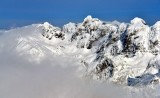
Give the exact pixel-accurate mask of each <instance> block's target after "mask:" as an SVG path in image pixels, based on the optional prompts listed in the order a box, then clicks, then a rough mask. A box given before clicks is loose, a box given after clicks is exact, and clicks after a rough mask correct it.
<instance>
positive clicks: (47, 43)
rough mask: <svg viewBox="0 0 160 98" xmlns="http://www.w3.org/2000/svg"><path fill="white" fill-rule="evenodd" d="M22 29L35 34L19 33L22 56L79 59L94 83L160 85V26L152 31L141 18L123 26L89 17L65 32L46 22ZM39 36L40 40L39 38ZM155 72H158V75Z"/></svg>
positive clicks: (71, 25) (67, 25)
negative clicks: (158, 83)
mask: <svg viewBox="0 0 160 98" xmlns="http://www.w3.org/2000/svg"><path fill="white" fill-rule="evenodd" d="M33 28H34V29H33ZM22 29H24V30H25V31H27V32H31V33H32V31H33V33H34V36H33V35H29V34H28V33H26V34H28V35H27V36H24V35H23V34H22V33H21V32H24V30H17V32H20V33H18V34H20V38H16V39H21V40H19V41H18V43H17V42H15V43H17V44H18V46H17V47H18V48H16V49H17V51H18V52H20V53H23V52H26V53H27V54H30V55H35V56H37V57H38V56H39V58H45V57H47V55H51V54H52V53H53V54H52V55H63V56H64V55H65V56H66V57H69V58H74V59H75V58H76V59H78V60H79V62H81V65H84V69H85V70H86V73H87V74H86V75H87V76H90V77H92V78H94V79H100V80H110V81H113V82H116V83H119V84H128V85H138V84H144V81H145V83H146V84H150V83H152V82H154V81H159V78H158V79H157V78H155V77H160V75H159V72H158V70H159V67H157V66H159V62H158V60H159V57H160V56H159V55H160V54H159V53H160V52H159V51H160V44H159V42H160V33H159V32H160V22H157V23H156V24H155V25H154V26H151V27H149V26H148V25H146V23H145V21H144V20H143V19H141V18H137V17H136V18H134V19H133V20H131V23H120V22H117V21H115V22H105V21H101V20H99V19H97V18H92V17H91V16H87V17H86V18H85V19H84V21H83V22H81V23H78V24H76V23H71V22H70V23H68V24H66V25H64V26H63V28H59V27H56V26H53V25H51V24H50V23H48V22H45V23H44V24H40V25H38V26H36V28H35V26H29V27H28V28H22ZM9 32H13V31H9ZM14 32H16V30H14ZM35 32H36V33H35ZM37 33H39V35H40V36H36V35H35V34H37ZM8 41H9V40H8ZM2 45H4V44H2ZM27 51H29V52H27ZM48 51H49V52H48ZM35 56H33V57H35ZM38 60H40V59H38ZM155 66H156V67H155ZM152 68H153V69H155V70H156V71H154V73H153V72H152V71H151V69H152ZM148 74H149V75H148ZM137 76H138V78H137ZM146 78H147V80H146Z"/></svg>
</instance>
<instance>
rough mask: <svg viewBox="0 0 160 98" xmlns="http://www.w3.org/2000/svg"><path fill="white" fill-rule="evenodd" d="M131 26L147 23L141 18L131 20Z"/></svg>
mask: <svg viewBox="0 0 160 98" xmlns="http://www.w3.org/2000/svg"><path fill="white" fill-rule="evenodd" d="M131 24H132V25H145V24H146V22H145V21H144V20H143V19H141V18H138V17H135V18H134V19H133V20H131Z"/></svg>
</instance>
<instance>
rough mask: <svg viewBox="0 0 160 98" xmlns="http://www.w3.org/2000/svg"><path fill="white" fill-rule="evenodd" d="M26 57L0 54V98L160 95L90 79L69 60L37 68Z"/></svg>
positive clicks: (135, 97)
mask: <svg viewBox="0 0 160 98" xmlns="http://www.w3.org/2000/svg"><path fill="white" fill-rule="evenodd" d="M22 57H23V56H17V54H13V53H9V52H2V53H0V98H151V96H152V98H153V96H155V97H156V96H158V95H155V94H157V92H159V91H160V90H154V89H152V88H140V87H139V88H135V87H127V86H118V85H114V84H111V83H104V82H103V83H102V82H100V81H99V82H98V81H95V80H91V79H86V78H84V77H81V75H82V73H81V71H78V69H79V68H78V66H75V65H74V64H75V63H74V61H72V60H67V58H63V59H62V58H61V57H55V58H50V60H49V59H48V60H44V61H42V62H41V63H38V64H37V63H34V62H28V61H27V60H26V59H24V58H22ZM149 89H150V90H149ZM157 98H158V97H157Z"/></svg>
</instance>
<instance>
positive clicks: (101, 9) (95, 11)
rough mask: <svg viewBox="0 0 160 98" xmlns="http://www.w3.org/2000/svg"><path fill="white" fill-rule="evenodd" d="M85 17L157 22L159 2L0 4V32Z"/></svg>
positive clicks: (15, 0)
mask: <svg viewBox="0 0 160 98" xmlns="http://www.w3.org/2000/svg"><path fill="white" fill-rule="evenodd" d="M87 15H92V16H93V17H97V18H100V19H101V20H106V21H113V20H118V21H124V22H130V20H131V19H133V18H134V17H136V16H137V17H141V18H143V19H144V20H145V21H146V22H147V23H148V24H149V25H153V24H154V23H155V22H156V21H158V20H160V0H0V28H10V27H15V26H23V25H28V24H32V23H41V22H44V21H49V22H51V23H52V24H54V25H57V26H62V25H63V24H65V23H68V22H69V21H72V22H81V21H83V19H84V18H85V17H86V16H87Z"/></svg>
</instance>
